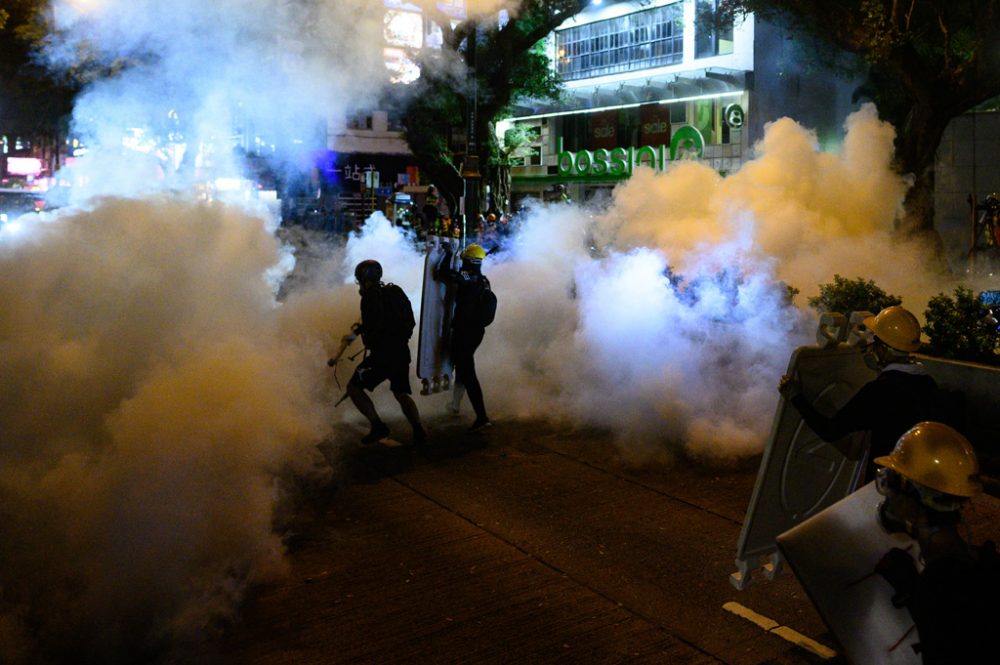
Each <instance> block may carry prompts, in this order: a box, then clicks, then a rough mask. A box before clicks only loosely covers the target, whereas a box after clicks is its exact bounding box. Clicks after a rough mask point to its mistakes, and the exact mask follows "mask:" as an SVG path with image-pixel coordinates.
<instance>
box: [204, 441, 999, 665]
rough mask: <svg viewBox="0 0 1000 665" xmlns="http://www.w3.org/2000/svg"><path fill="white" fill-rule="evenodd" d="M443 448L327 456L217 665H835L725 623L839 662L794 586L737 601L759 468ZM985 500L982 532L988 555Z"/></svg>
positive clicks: (549, 451) (459, 444)
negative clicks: (319, 484) (334, 473)
mask: <svg viewBox="0 0 1000 665" xmlns="http://www.w3.org/2000/svg"><path fill="white" fill-rule="evenodd" d="M436 430H437V440H438V444H439V445H438V448H437V451H438V452H439V453H440V454H441V459H438V460H436V461H427V460H424V459H421V458H417V459H416V461H415V462H414V461H412V459H411V457H410V455H409V454H408V453H407V452H406V451H404V450H402V449H398V448H376V449H360V448H353V447H352V448H351V449H350V450H348V451H344V452H343V453H342V454H335V453H334V452H333V451H332V450H329V449H327V453H328V455H329V456H330V458H331V460H332V462H333V464H334V465H335V466H336V468H337V469H338V470H339V478H340V480H339V482H338V483H337V484H336V486H331V487H328V488H325V489H323V490H322V491H320V490H314V491H312V492H311V494H310V502H311V503H310V505H308V506H304V507H303V510H302V513H301V515H299V516H298V518H297V519H296V521H295V523H294V525H293V528H294V531H295V533H294V535H292V536H290V538H289V549H290V552H289V559H290V563H291V574H290V575H289V576H288V578H287V579H286V580H284V581H283V582H282V583H280V584H277V585H275V586H271V587H267V588H262V589H258V590H257V591H256V593H255V594H254V595H253V596H252V598H250V599H249V601H248V603H247V605H246V607H245V614H244V616H243V618H242V621H241V622H240V623H239V624H238V625H237V626H235V628H234V629H232V630H231V631H229V634H227V635H226V636H225V638H224V639H222V640H221V641H219V642H217V643H216V644H214V645H212V649H211V650H210V651H211V652H212V654H213V655H214V656H216V657H217V658H216V657H213V658H212V660H220V661H221V662H224V663H241V664H244V663H245V664H265V663H266V664H275V665H277V664H283V663H288V664H292V663H295V664H296V665H299V664H308V663H379V664H381V663H556V662H558V663H620V662H635V663H671V664H673V663H678V664H682V663H692V664H696V663H727V664H731V665H763V664H765V663H766V664H770V665H779V664H780V665H792V664H802V663H821V662H825V663H842V660H841V659H839V658H834V659H832V660H824V659H823V658H821V657H820V656H818V655H815V654H814V653H811V652H810V651H809V650H808V649H807V648H803V647H802V646H799V645H796V644H794V643H793V642H791V641H789V640H788V639H785V638H783V637H781V636H779V635H778V634H776V632H775V631H773V630H772V631H770V632H766V631H765V630H763V629H761V628H760V627H758V626H757V625H755V624H754V623H752V622H751V621H748V620H747V619H745V618H741V617H739V616H737V615H736V614H734V613H732V612H731V611H727V610H725V609H723V606H724V605H726V604H727V603H733V602H735V603H739V604H740V605H741V606H744V607H747V608H750V609H752V610H753V611H754V612H757V613H759V614H761V615H764V616H767V617H768V618H770V619H773V620H774V621H776V622H777V624H778V625H779V626H783V627H785V628H784V631H785V632H791V633H792V634H793V639H794V635H795V634H800V635H802V636H805V637H808V638H811V639H814V640H816V641H817V642H818V644H819V645H820V648H821V650H822V649H823V648H826V649H827V650H833V649H835V648H836V645H835V644H834V643H833V641H832V640H831V639H830V637H829V635H828V634H827V633H826V629H825V626H824V625H823V624H822V622H821V621H820V619H819V618H818V615H817V614H816V612H815V610H814V609H813V607H812V605H811V604H810V603H809V601H808V600H807V599H806V598H805V596H804V593H803V592H802V590H801V587H800V586H799V585H798V583H797V582H796V581H795V579H794V577H793V576H792V575H791V573H787V572H786V573H784V574H783V575H782V576H780V577H779V578H778V579H777V580H775V581H774V582H771V583H765V584H759V585H755V586H752V587H751V588H750V589H748V590H745V591H742V592H740V591H736V590H735V589H734V588H733V587H732V586H731V585H730V584H729V582H728V575H729V574H730V573H731V572H733V558H734V556H735V548H736V541H737V537H738V535H739V530H740V525H741V520H742V519H743V514H744V512H745V510H746V506H747V502H748V500H749V497H750V493H751V491H752V488H753V483H754V479H755V476H756V464H755V463H751V464H748V465H745V466H743V467H742V468H740V469H736V470H731V471H728V472H721V471H711V470H705V469H700V468H696V467H691V466H690V465H687V464H684V463H678V464H676V465H675V466H674V467H673V468H670V469H665V468H657V469H647V470H629V469H627V468H625V467H624V466H623V465H622V464H621V463H620V462H619V461H618V460H617V458H616V456H615V453H614V449H613V447H612V446H611V445H610V443H609V441H608V439H607V437H606V436H604V435H602V434H600V433H591V434H589V435H588V434H580V433H576V434H573V435H564V434H560V433H558V432H555V431H552V430H545V429H543V428H541V427H537V426H534V425H531V424H526V423H512V424H506V425H505V424H500V425H497V426H495V427H493V428H492V429H491V431H490V432H489V434H488V435H486V436H484V437H479V438H473V439H469V438H467V437H466V436H465V435H464V433H463V432H462V431H461V430H460V429H459V428H457V427H456V426H454V425H447V424H445V423H443V422H442V423H439V424H438V427H437V428H436ZM987 499H988V501H989V502H992V503H988V504H987V505H985V507H983V508H981V509H980V510H979V511H978V512H977V517H976V519H977V524H979V525H980V526H981V529H985V530H988V529H993V535H994V537H996V531H997V529H1000V527H998V526H997V524H998V523H1000V521H998V520H996V519H995V518H996V517H997V516H998V515H1000V510H998V509H997V505H996V504H997V502H996V501H995V500H994V499H992V497H988V498H987ZM781 632H783V631H777V633H781Z"/></svg>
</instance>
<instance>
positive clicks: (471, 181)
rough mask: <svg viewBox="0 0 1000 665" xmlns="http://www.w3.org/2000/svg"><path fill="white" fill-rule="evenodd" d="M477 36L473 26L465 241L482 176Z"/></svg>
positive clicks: (476, 212) (476, 207) (474, 216)
mask: <svg viewBox="0 0 1000 665" xmlns="http://www.w3.org/2000/svg"><path fill="white" fill-rule="evenodd" d="M478 37H479V29H478V28H474V29H473V30H472V34H470V35H469V38H468V46H467V48H468V58H467V59H466V62H467V64H468V67H469V71H468V74H467V76H468V85H469V93H468V99H467V101H466V107H467V108H466V120H465V122H466V142H465V144H466V148H465V153H466V154H465V161H464V162H463V163H462V179H463V180H464V181H465V215H464V217H463V220H462V242H463V243H464V242H465V238H466V234H467V233H468V230H469V229H468V225H469V220H470V219H471V220H472V223H473V224H475V223H476V221H477V220H478V219H479V206H480V204H479V180H480V178H481V177H482V176H481V174H480V173H479V149H478V144H477V140H476V120H477V118H476V114H477V111H478V109H477V106H478V96H479V85H478V80H477V78H476V57H477V54H476V46H477V44H476V42H477V41H478Z"/></svg>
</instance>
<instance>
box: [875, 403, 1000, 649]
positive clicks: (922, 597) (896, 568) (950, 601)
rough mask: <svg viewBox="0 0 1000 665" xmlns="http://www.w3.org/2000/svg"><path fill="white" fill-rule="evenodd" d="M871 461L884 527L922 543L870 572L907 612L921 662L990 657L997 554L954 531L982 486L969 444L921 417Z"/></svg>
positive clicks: (999, 573)
mask: <svg viewBox="0 0 1000 665" xmlns="http://www.w3.org/2000/svg"><path fill="white" fill-rule="evenodd" d="M875 463H876V464H878V465H879V467H880V468H879V473H878V480H877V488H878V490H879V493H881V494H883V495H884V496H885V497H886V498H885V499H884V500H883V501H882V503H881V504H880V506H879V519H880V521H881V523H882V526H883V527H884V528H885V529H886V530H887V531H888V532H890V533H905V534H907V535H909V536H910V537H911V538H913V539H914V540H915V541H916V543H917V545H918V546H919V551H918V552H913V553H911V552H908V551H906V550H903V549H900V548H898V547H894V548H893V549H891V550H889V551H888V552H887V553H886V554H885V555H884V556H883V557H882V559H881V560H880V561H879V562H878V564H877V565H876V567H875V572H876V573H878V574H880V575H881V576H882V577H883V578H884V579H885V580H886V581H887V582H888V583H889V584H890V585H891V586H892V587H893V591H894V592H895V595H894V596H893V599H892V602H893V604H894V605H895V606H896V607H906V608H907V609H908V610H909V612H910V616H911V617H912V618H913V623H914V625H915V626H916V629H917V635H918V637H919V644H917V645H915V647H914V648H915V649H917V650H918V652H919V653H920V654H921V658H922V660H923V663H924V665H959V664H961V665H964V664H966V663H985V662H993V661H994V660H995V658H996V647H995V644H994V642H995V639H994V637H993V631H994V630H996V622H997V619H998V618H1000V617H998V616H997V610H996V600H997V596H998V594H1000V556H998V555H997V552H996V547H995V545H994V544H993V543H992V542H986V543H984V544H983V545H980V546H973V545H971V544H969V543H968V542H966V540H965V539H964V538H963V537H962V535H961V534H960V532H959V526H960V524H961V510H962V508H963V507H964V505H965V504H967V503H968V501H969V499H971V498H972V497H974V496H976V495H977V494H979V493H980V492H981V491H982V483H981V482H980V479H979V463H978V460H977V459H976V454H975V452H974V450H973V448H972V446H971V445H970V444H969V442H968V440H966V439H965V437H963V436H962V435H961V434H959V433H958V432H957V431H956V430H954V429H952V428H951V427H949V426H947V425H944V424H942V423H936V422H922V423H919V424H918V425H917V426H915V427H913V428H912V429H910V430H909V431H907V432H906V433H905V434H903V436H901V437H900V439H899V441H898V442H897V443H896V446H895V448H894V449H893V451H892V453H891V454H889V455H886V456H884V457H879V458H877V459H876V460H875ZM914 554H915V555H916V556H917V557H918V558H919V560H920V561H922V562H923V564H924V568H923V571H922V572H918V571H917V565H916V562H915V561H914V558H913V555H914Z"/></svg>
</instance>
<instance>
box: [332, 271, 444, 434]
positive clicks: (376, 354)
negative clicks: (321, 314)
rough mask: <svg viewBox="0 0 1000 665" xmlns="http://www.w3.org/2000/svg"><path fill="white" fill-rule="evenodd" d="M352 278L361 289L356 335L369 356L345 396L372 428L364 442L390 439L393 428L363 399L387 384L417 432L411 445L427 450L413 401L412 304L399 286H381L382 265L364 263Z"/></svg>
mask: <svg viewBox="0 0 1000 665" xmlns="http://www.w3.org/2000/svg"><path fill="white" fill-rule="evenodd" d="M354 277H355V279H356V280H357V282H358V285H359V286H360V287H361V289H360V293H361V323H360V324H358V325H356V326H355V327H354V332H355V334H359V335H361V339H362V341H363V342H364V344H365V349H366V355H365V358H364V360H362V361H361V363H360V364H359V365H358V366H357V368H356V369H355V370H354V374H353V375H352V376H351V380H350V381H349V382H348V383H347V395H348V396H349V397H350V398H351V401H352V402H353V403H354V406H356V407H357V408H358V410H359V411H360V412H361V413H362V415H364V417H365V418H367V419H368V422H370V423H371V431H370V432H369V433H368V434H367V435H365V436H364V437H363V438H362V439H361V441H362V443H375V442H376V441H379V440H381V439H384V438H385V437H387V436H388V435H389V427H388V426H387V425H386V424H385V423H384V422H382V419H381V418H379V415H378V412H377V411H376V410H375V405H374V404H373V403H372V400H371V398H370V397H368V395H367V394H366V393H365V391H366V390H368V391H371V390H374V389H375V387H376V386H377V385H378V384H380V383H382V382H383V381H385V380H387V379H388V381H389V387H390V389H391V390H392V395H393V397H395V398H396V401H397V402H399V406H400V407H401V408H402V410H403V415H404V416H406V420H407V421H408V422H409V423H410V426H411V427H412V428H413V443H414V444H415V445H416V446H418V447H420V446H423V445H424V444H425V443H426V441H427V433H426V432H425V431H424V428H423V425H422V424H421V422H420V412H419V411H418V410H417V405H416V403H414V401H413V398H412V397H411V396H410V395H411V394H412V391H411V390H410V344H409V339H410V335H411V334H412V333H413V325H414V320H413V310H412V308H411V306H410V300H409V298H407V297H406V294H405V293H404V292H403V290H402V289H401V288H399V287H398V286H396V285H395V284H383V283H382V266H381V265H380V264H379V263H378V261H372V260H367V261H362V262H361V263H359V264H358V265H357V267H356V268H355V269H354Z"/></svg>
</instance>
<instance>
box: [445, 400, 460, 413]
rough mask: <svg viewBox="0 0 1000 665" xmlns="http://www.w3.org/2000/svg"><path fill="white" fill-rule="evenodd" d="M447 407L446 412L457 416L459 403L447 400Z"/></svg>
mask: <svg viewBox="0 0 1000 665" xmlns="http://www.w3.org/2000/svg"><path fill="white" fill-rule="evenodd" d="M447 408H448V413H449V414H451V415H453V416H457V415H458V412H459V410H460V407H459V405H458V404H455V403H453V402H448V407H447Z"/></svg>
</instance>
